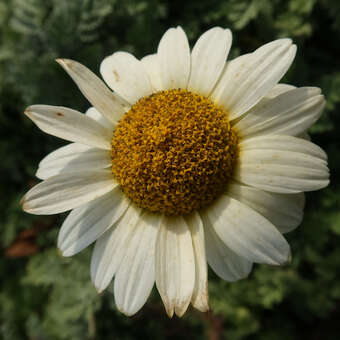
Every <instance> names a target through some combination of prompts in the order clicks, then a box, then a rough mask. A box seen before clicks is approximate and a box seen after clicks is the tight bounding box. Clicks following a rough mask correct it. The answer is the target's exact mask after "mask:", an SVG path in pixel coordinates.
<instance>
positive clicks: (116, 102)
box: [57, 59, 129, 125]
mask: <svg viewBox="0 0 340 340" xmlns="http://www.w3.org/2000/svg"><path fill="white" fill-rule="evenodd" d="M57 62H58V63H59V64H60V65H61V66H62V67H63V68H64V70H65V71H66V72H67V73H68V74H69V75H70V77H71V78H72V79H73V80H74V82H75V83H76V84H77V85H78V87H79V89H80V91H81V92H82V93H83V95H84V96H85V97H86V98H87V100H88V101H89V102H90V103H91V104H92V105H93V106H94V107H95V108H96V109H97V110H98V111H99V112H100V113H101V114H102V115H103V116H104V117H105V118H106V119H107V120H108V121H110V122H111V123H113V124H115V125H116V124H117V122H118V121H119V120H120V119H121V117H122V116H123V114H124V112H125V111H126V110H128V109H129V104H128V103H127V102H126V101H125V100H123V98H121V97H119V96H118V95H117V94H116V93H113V92H112V91H110V90H109V89H108V88H107V87H106V85H105V84H104V82H103V81H102V80H101V79H99V78H98V77H97V76H96V75H95V74H94V73H93V72H92V71H90V70H89V69H88V68H87V67H85V66H84V65H82V64H80V63H78V62H77V61H74V60H70V59H57Z"/></svg>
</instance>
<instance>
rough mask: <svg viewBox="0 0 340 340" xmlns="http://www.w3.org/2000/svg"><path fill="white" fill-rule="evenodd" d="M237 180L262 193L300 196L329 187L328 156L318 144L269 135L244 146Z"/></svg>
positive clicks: (242, 145)
mask: <svg viewBox="0 0 340 340" xmlns="http://www.w3.org/2000/svg"><path fill="white" fill-rule="evenodd" d="M239 147H240V157H239V162H238V164H237V166H236V168H235V172H234V178H235V179H236V180H238V181H239V182H242V183H245V184H247V185H251V186H254V187H257V188H259V189H262V190H266V191H271V192H278V193H284V194H289V193H298V192H302V191H311V190H318V189H321V188H323V187H325V186H327V185H328V183H329V171H328V168H327V161H326V159H327V156H326V154H325V153H324V151H323V150H322V149H321V148H319V147H318V146H317V145H315V144H313V143H311V142H309V141H306V140H304V139H301V138H297V137H291V136H279V135H267V136H261V137H254V138H249V139H247V140H244V141H242V142H241V143H240V145H239Z"/></svg>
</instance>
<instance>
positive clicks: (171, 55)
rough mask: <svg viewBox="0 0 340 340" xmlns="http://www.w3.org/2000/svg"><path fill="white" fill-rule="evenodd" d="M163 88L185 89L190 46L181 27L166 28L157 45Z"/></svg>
mask: <svg viewBox="0 0 340 340" xmlns="http://www.w3.org/2000/svg"><path fill="white" fill-rule="evenodd" d="M157 55H158V61H159V65H160V70H161V77H162V83H163V86H164V89H177V88H181V89H186V87H187V84H188V79H189V74H190V48H189V43H188V39H187V36H186V34H185V32H184V31H183V29H182V28H181V27H179V26H178V27H177V28H170V29H168V30H167V31H166V32H165V33H164V35H163V37H162V39H161V41H160V42H159V45H158V51H157Z"/></svg>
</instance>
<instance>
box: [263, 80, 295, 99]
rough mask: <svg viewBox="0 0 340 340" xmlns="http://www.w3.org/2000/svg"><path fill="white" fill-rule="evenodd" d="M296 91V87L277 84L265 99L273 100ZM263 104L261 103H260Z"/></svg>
mask: <svg viewBox="0 0 340 340" xmlns="http://www.w3.org/2000/svg"><path fill="white" fill-rule="evenodd" d="M294 89H296V87H295V86H293V85H289V84H283V83H280V84H276V85H275V86H274V87H273V88H272V89H271V90H270V91H269V92H268V93H267V94H266V96H265V97H264V99H271V98H275V97H277V96H279V95H280V94H282V93H286V92H288V91H291V90H294ZM260 102H261V101H260Z"/></svg>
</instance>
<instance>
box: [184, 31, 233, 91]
mask: <svg viewBox="0 0 340 340" xmlns="http://www.w3.org/2000/svg"><path fill="white" fill-rule="evenodd" d="M231 42H232V35H231V32H230V30H229V29H223V28H221V27H213V28H211V29H210V30H208V31H206V32H205V33H204V34H202V35H201V36H200V38H199V39H198V40H197V42H196V44H195V46H194V48H193V50H192V52H191V73H190V78H189V83H188V90H189V91H193V92H196V93H197V92H198V93H200V94H202V95H203V96H209V95H210V93H211V91H212V89H213V88H214V86H215V84H216V82H217V80H218V79H219V77H220V74H221V72H222V70H223V68H224V66H225V63H226V60H227V57H228V54H229V50H230V47H231Z"/></svg>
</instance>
